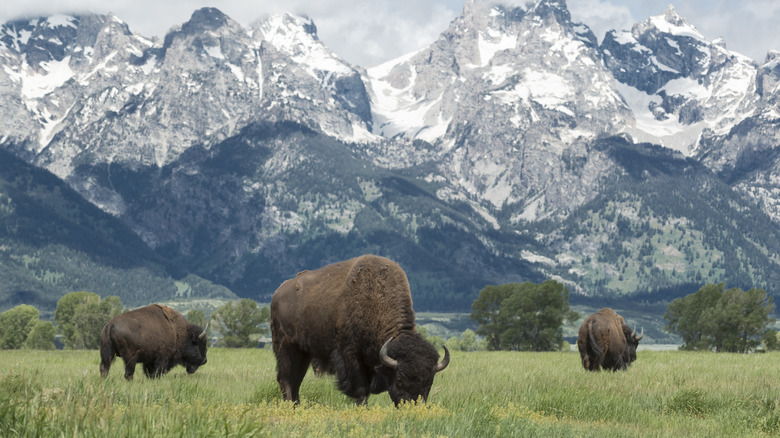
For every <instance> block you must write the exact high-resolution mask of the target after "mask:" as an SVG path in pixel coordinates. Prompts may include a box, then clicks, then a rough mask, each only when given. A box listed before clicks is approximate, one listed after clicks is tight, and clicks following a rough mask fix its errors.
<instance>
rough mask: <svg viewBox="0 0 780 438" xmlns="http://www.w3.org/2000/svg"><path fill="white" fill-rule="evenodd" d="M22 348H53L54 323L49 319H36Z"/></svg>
mask: <svg viewBox="0 0 780 438" xmlns="http://www.w3.org/2000/svg"><path fill="white" fill-rule="evenodd" d="M24 348H27V349H29V350H54V348H55V347H54V324H52V322H51V321H38V323H37V324H35V326H33V328H32V330H30V334H29V335H27V339H26V340H25V341H24Z"/></svg>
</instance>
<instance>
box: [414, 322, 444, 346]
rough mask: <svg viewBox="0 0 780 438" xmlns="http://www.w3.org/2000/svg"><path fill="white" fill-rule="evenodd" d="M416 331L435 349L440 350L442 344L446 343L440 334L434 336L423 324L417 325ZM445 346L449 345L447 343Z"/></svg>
mask: <svg viewBox="0 0 780 438" xmlns="http://www.w3.org/2000/svg"><path fill="white" fill-rule="evenodd" d="M417 333H419V334H420V336H422V338H423V339H425V340H426V341H428V342H430V343H431V345H433V347H434V348H436V349H437V350H441V347H442V345H445V344H446V342H445V341H444V338H442V337H441V336H436V335H433V334H431V332H429V331H428V329H427V328H425V327H424V326H421V325H418V326H417ZM447 348H450V346H449V345H447Z"/></svg>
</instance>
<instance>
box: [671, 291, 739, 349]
mask: <svg viewBox="0 0 780 438" xmlns="http://www.w3.org/2000/svg"><path fill="white" fill-rule="evenodd" d="M725 287H726V286H725V285H724V284H723V283H720V284H718V285H714V284H707V285H705V286H703V287H702V288H701V289H699V290H698V291H697V292H695V293H693V294H690V295H687V296H685V297H682V298H676V299H674V300H673V301H672V302H671V303H669V305H668V306H667V307H666V312H665V313H664V319H665V320H666V321H667V324H666V331H667V332H669V333H676V334H677V335H678V336H680V337H681V338H682V341H683V344H682V346H681V347H680V349H681V350H699V349H709V348H710V343H709V340H708V339H706V338H705V334H704V320H703V319H702V312H704V311H705V310H706V309H709V308H712V307H714V306H715V304H716V303H717V302H718V301H719V300H720V297H721V296H723V290H724V289H725Z"/></svg>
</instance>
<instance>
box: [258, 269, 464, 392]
mask: <svg viewBox="0 0 780 438" xmlns="http://www.w3.org/2000/svg"><path fill="white" fill-rule="evenodd" d="M271 337H272V341H273V350H274V355H275V356H276V371H277V380H278V382H279V387H280V388H281V390H282V394H283V397H284V400H290V401H293V402H294V403H295V404H298V403H299V402H300V397H299V394H298V391H299V389H300V387H301V381H302V380H303V377H304V375H305V374H306V371H307V369H308V366H309V363H310V362H311V361H312V360H314V361H315V364H316V365H317V368H318V369H320V370H322V371H325V372H328V373H330V374H335V375H336V379H337V385H338V388H339V389H340V390H341V391H342V392H343V393H344V394H346V395H347V396H349V397H352V398H354V399H355V402H356V403H357V404H358V405H365V404H367V402H368V396H369V394H379V393H381V392H384V391H388V393H389V394H390V399H391V400H393V403H395V405H396V406H397V405H398V404H399V403H400V402H402V401H409V400H417V399H418V398H419V397H422V400H423V401H426V400H427V399H428V393H429V391H430V390H431V385H432V384H433V378H434V376H435V375H436V373H438V372H439V371H441V370H443V369H445V368H446V367H447V365H448V364H449V362H450V353H449V351H448V350H447V348H446V347H445V348H444V358H443V359H442V360H441V362H439V354H438V353H437V352H436V349H435V348H434V347H433V346H432V345H431V344H430V343H428V342H427V341H426V340H424V339H423V337H422V336H421V335H420V334H419V333H418V332H417V330H416V328H415V322H414V311H413V310H412V296H411V293H410V290H409V281H408V280H407V278H406V274H405V273H404V271H403V269H401V267H400V266H398V264H397V263H395V262H393V261H392V260H389V259H386V258H384V257H379V256H374V255H363V256H360V257H356V258H353V259H350V260H346V261H342V262H338V263H334V264H331V265H327V266H325V267H322V268H320V269H317V270H314V271H303V272H300V273H299V274H298V275H297V276H296V277H295V278H292V279H290V280H287V281H285V282H284V283H282V285H281V286H279V288H278V289H277V290H276V292H275V293H274V295H273V298H272V299H271Z"/></svg>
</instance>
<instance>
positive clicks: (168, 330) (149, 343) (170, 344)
mask: <svg viewBox="0 0 780 438" xmlns="http://www.w3.org/2000/svg"><path fill="white" fill-rule="evenodd" d="M207 326H208V324H207ZM207 342H208V339H206V330H205V329H202V328H200V326H197V325H195V324H189V323H188V322H187V320H186V319H184V316H182V314H181V313H179V312H177V311H175V310H173V309H171V308H170V307H167V306H161V305H159V304H152V305H150V306H146V307H141V308H140V309H135V310H131V311H129V312H127V313H123V314H121V315H117V316H116V317H115V318H114V319H112V320H111V321H109V322H108V323H106V325H105V326H104V327H103V331H102V332H101V333H100V376H101V377H106V375H107V374H108V370H109V368H110V367H111V363H112V362H113V361H114V357H115V356H119V357H121V358H122V360H124V361H125V379H127V380H133V374H134V373H135V365H136V363H139V362H140V363H142V364H143V365H144V374H146V376H147V377H160V376H162V375H163V374H165V373H167V372H168V371H170V369H171V368H173V367H174V366H176V365H184V367H186V368H187V372H188V373H190V374H192V373H194V372H195V371H196V370H197V369H198V367H200V366H201V365H204V364H205V363H206V348H207V346H206V343H207Z"/></svg>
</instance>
